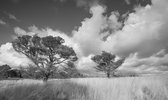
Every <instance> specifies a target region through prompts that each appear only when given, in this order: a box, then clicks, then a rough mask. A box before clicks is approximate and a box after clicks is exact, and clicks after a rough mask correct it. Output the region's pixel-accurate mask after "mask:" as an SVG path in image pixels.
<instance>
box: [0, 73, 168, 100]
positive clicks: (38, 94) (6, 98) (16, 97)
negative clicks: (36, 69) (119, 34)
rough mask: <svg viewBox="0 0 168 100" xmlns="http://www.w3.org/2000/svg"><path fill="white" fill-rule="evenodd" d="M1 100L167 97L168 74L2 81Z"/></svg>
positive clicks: (145, 99)
mask: <svg viewBox="0 0 168 100" xmlns="http://www.w3.org/2000/svg"><path fill="white" fill-rule="evenodd" d="M0 100H168V81H167V78H166V77H161V76H157V77H154V76H147V77H127V78H124V77H123V78H111V79H107V78H80V79H65V80H59V79H58V80H57V79H55V80H54V79H53V80H49V81H48V82H47V83H43V82H42V81H40V80H28V79H24V80H13V81H12V80H5V81H0Z"/></svg>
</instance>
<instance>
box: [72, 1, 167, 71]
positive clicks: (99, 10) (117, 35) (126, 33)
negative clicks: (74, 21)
mask: <svg viewBox="0 0 168 100" xmlns="http://www.w3.org/2000/svg"><path fill="white" fill-rule="evenodd" d="M152 4H153V5H151V6H150V5H147V6H146V7H136V8H135V12H133V13H130V14H129V15H128V18H127V19H126V20H125V21H124V26H123V27H122V29H119V28H121V26H122V25H121V23H120V22H118V16H119V15H118V14H115V13H114V12H113V13H112V15H111V17H110V16H109V17H108V16H103V13H104V12H105V9H104V8H103V7H102V6H96V7H92V8H91V14H92V17H91V18H88V19H85V20H84V21H83V22H82V26H81V27H79V29H78V30H77V32H75V35H74V38H75V39H76V41H77V43H78V44H80V48H82V49H81V50H83V53H84V55H85V56H89V55H90V54H96V53H99V52H100V51H102V50H106V51H110V52H112V53H114V54H118V55H121V56H129V55H130V54H134V55H135V54H136V56H129V59H130V58H132V59H134V61H133V62H132V63H133V64H128V65H129V66H132V67H131V68H135V67H133V66H135V65H136V66H137V67H138V68H139V70H149V71H154V70H155V71H156V70H158V69H165V68H167V67H166V66H167V61H166V60H165V59H166V57H167V56H166V54H164V53H163V51H161V50H162V49H167V46H168V44H167V42H168V41H167V38H168V33H167V32H168V30H167V26H168V20H167V15H168V7H167V4H168V1H167V0H163V1H159V0H153V1H152ZM94 15H95V16H94ZM112 16H113V17H112ZM107 19H108V20H109V19H113V21H112V22H113V23H112V24H111V25H112V26H110V25H109V24H108V21H107ZM117 26H118V27H119V28H118V27H117ZM107 27H108V30H106V32H103V33H101V32H102V30H105V29H106V28H107ZM109 28H113V30H114V29H117V28H118V29H119V30H116V31H112V33H111V32H110V31H109ZM102 34H103V35H107V34H108V36H107V39H106V40H105V41H102V40H101V39H102ZM109 34H110V35H109ZM166 51H167V50H166ZM159 53H160V54H159ZM153 55H159V56H162V57H158V56H153ZM135 58H136V59H135ZM160 62H162V63H160ZM127 63H128V62H127ZM127 67H128V66H125V68H127Z"/></svg>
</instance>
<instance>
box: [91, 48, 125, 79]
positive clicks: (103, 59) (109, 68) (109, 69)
mask: <svg viewBox="0 0 168 100" xmlns="http://www.w3.org/2000/svg"><path fill="white" fill-rule="evenodd" d="M115 58H116V56H115V55H113V54H111V53H108V52H105V51H103V52H102V54H101V55H96V56H94V57H92V58H91V59H92V60H93V61H94V62H95V63H97V64H98V65H97V66H96V67H95V68H96V69H97V70H98V71H103V72H105V73H106V75H107V77H108V78H109V77H110V75H111V74H112V75H113V76H114V71H115V70H116V69H117V68H118V67H119V66H121V65H122V63H123V62H124V60H125V58H122V59H119V60H117V61H115Z"/></svg>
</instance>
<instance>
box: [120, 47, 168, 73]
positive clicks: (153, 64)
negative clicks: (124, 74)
mask: <svg viewBox="0 0 168 100" xmlns="http://www.w3.org/2000/svg"><path fill="white" fill-rule="evenodd" d="M163 51H165V50H161V51H159V52H158V54H157V55H152V56H150V57H147V58H139V57H138V55H137V53H134V54H131V55H130V56H129V57H128V58H127V59H126V61H125V63H124V64H123V65H122V67H120V69H127V70H128V69H129V70H134V71H137V72H145V71H149V72H150V71H152V72H159V71H168V62H167V59H168V54H165V53H164V55H163ZM160 55H161V56H160Z"/></svg>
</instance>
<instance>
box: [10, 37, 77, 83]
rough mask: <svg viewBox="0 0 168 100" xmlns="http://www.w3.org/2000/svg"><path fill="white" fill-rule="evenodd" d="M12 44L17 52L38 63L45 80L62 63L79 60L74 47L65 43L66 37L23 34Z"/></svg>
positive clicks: (37, 65)
mask: <svg viewBox="0 0 168 100" xmlns="http://www.w3.org/2000/svg"><path fill="white" fill-rule="evenodd" d="M12 45H13V48H14V49H15V50H16V51H17V52H19V53H22V54H24V55H25V56H27V58H29V59H30V60H31V61H32V62H33V63H34V65H36V67H37V68H38V69H39V70H40V72H41V73H42V74H43V79H44V80H45V81H47V80H48V78H49V76H50V75H51V74H52V73H53V72H54V71H57V70H58V67H59V65H60V64H66V62H68V61H72V62H74V61H76V60H77V56H76V53H75V52H74V50H73V48H71V47H68V46H66V45H64V39H62V38H61V37H59V36H58V37H53V36H46V37H39V36H37V35H34V36H29V35H23V36H19V37H18V38H17V39H15V40H14V41H13V42H12Z"/></svg>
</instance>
